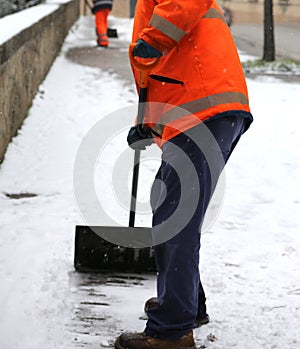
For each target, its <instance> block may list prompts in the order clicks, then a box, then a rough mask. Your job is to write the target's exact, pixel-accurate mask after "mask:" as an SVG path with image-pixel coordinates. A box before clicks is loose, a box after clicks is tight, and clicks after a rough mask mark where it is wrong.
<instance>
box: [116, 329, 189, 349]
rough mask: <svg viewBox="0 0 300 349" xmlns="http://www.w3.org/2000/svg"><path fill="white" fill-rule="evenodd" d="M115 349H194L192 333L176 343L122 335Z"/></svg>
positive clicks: (142, 336) (135, 335)
mask: <svg viewBox="0 0 300 349" xmlns="http://www.w3.org/2000/svg"><path fill="white" fill-rule="evenodd" d="M115 348H116V349H196V345H195V342H194V337H193V331H190V332H188V333H187V334H185V335H184V336H182V337H181V338H180V339H179V340H177V341H171V340H164V339H157V338H153V337H149V336H146V335H145V334H144V333H122V334H121V335H120V336H119V337H118V338H117V339H116V342H115Z"/></svg>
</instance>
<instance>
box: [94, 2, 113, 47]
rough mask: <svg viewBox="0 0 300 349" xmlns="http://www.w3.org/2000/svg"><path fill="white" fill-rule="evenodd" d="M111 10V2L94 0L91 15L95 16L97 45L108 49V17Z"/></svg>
mask: <svg viewBox="0 0 300 349" xmlns="http://www.w3.org/2000/svg"><path fill="white" fill-rule="evenodd" d="M111 9H112V0H94V6H93V8H92V13H93V14H94V15H95V25H96V34H97V44H98V46H101V47H108V46H109V40H108V36H107V29H108V15H109V14H110V12H111Z"/></svg>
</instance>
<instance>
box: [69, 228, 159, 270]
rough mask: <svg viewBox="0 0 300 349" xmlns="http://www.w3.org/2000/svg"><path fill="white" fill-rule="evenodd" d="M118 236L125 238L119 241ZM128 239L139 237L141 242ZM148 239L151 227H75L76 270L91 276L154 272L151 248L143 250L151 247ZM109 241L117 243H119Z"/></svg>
mask: <svg viewBox="0 0 300 349" xmlns="http://www.w3.org/2000/svg"><path fill="white" fill-rule="evenodd" d="M120 237H121V238H122V237H124V239H123V240H122V241H120ZM131 237H141V240H137V239H133V240H130V238H131ZM150 237H151V228H138V227H135V228H132V227H109V226H107V227H105V226H103V227H100V226H97V227H95V226H94V227H89V226H82V225H77V226H76V230H75V256H74V266H75V269H76V270H77V271H79V272H94V273H97V272H124V273H153V272H156V267H155V260H154V255H153V250H152V248H151V247H145V246H151V243H149V242H150V240H149V239H150ZM110 241H118V242H119V243H120V244H116V243H113V242H110ZM148 243H149V245H148ZM130 245H132V246H134V248H133V247H130ZM124 246H125V247H124ZM137 247H139V248H137Z"/></svg>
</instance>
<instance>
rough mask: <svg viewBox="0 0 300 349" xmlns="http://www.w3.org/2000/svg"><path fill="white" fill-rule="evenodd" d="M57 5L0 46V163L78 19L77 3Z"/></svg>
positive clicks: (77, 0)
mask: <svg viewBox="0 0 300 349" xmlns="http://www.w3.org/2000/svg"><path fill="white" fill-rule="evenodd" d="M57 3H58V4H59V6H58V7H57V8H56V9H55V10H53V12H51V13H50V14H48V15H47V16H45V17H44V18H42V19H41V20H40V21H38V22H37V23H35V24H33V25H32V26H30V27H28V28H26V29H24V30H22V31H21V32H20V33H18V34H17V35H15V36H13V37H12V38H11V39H9V40H7V41H6V42H4V43H2V44H1V46H0V77H1V78H0V162H1V161H2V160H3V157H4V154H5V150H6V148H7V146H8V144H9V142H10V141H11V139H12V137H13V136H14V135H15V134H16V132H17V130H18V129H19V127H20V126H21V125H22V122H23V121H24V119H25V118H26V116H27V113H28V110H29V108H30V106H31V104H32V100H33V98H34V96H35V94H36V92H37V90H38V88H39V85H40V84H41V82H42V81H43V80H44V78H45V76H46V75H47V73H48V71H49V69H50V67H51V65H52V63H53V61H54V60H55V58H56V56H57V54H58V52H59V51H60V49H61V46H62V44H63V42H64V39H65V37H66V35H67V33H68V31H69V29H70V27H71V26H72V25H73V24H74V22H75V21H76V20H77V19H78V17H79V0H70V1H69V2H59V1H58V2H57ZM39 6H43V5H39ZM44 6H47V5H44ZM13 16H14V15H13ZM58 83H59V82H58Z"/></svg>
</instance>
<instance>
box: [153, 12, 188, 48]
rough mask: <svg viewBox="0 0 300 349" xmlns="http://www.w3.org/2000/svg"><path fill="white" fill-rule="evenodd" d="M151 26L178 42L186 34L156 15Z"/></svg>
mask: <svg viewBox="0 0 300 349" xmlns="http://www.w3.org/2000/svg"><path fill="white" fill-rule="evenodd" d="M149 25H151V26H152V27H154V28H156V29H158V30H159V31H161V32H162V33H163V34H165V35H166V36H168V37H169V38H171V39H172V40H174V41H176V42H179V41H180V40H181V39H182V38H183V37H184V36H185V34H186V32H185V31H183V30H182V29H180V28H178V27H176V25H174V24H173V23H171V22H169V21H167V20H166V19H165V18H162V17H160V16H158V15H157V14H155V13H154V14H153V15H152V17H151V19H150V22H149Z"/></svg>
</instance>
